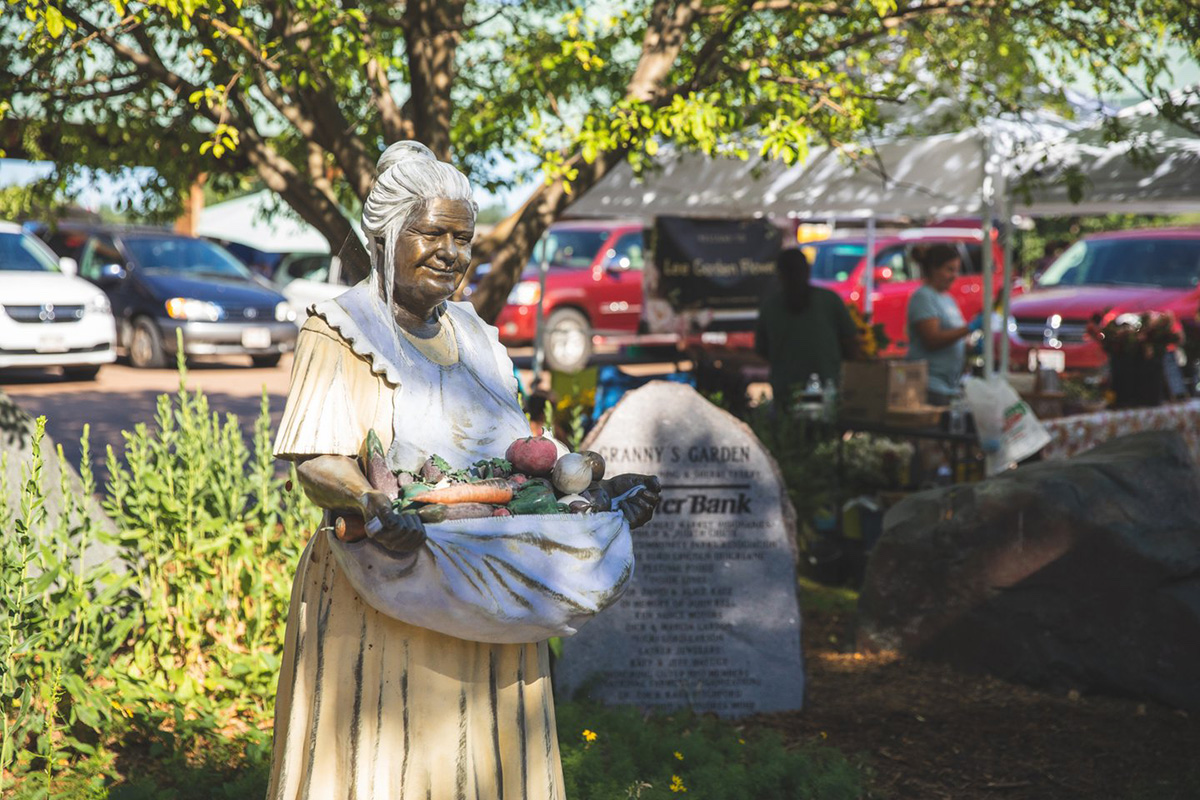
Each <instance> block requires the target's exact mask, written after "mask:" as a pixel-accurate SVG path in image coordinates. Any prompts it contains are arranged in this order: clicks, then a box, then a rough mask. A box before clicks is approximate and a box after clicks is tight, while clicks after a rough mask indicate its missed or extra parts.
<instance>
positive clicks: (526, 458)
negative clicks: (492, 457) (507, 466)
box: [504, 436, 558, 476]
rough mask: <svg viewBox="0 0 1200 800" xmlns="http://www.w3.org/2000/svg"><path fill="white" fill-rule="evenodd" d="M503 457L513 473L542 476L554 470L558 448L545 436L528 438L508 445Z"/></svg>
mask: <svg viewBox="0 0 1200 800" xmlns="http://www.w3.org/2000/svg"><path fill="white" fill-rule="evenodd" d="M504 457H505V458H506V459H508V460H509V461H510V462H512V465H513V471H514V472H523V473H525V474H526V475H543V476H544V475H549V474H550V471H551V470H552V469H554V462H555V461H557V460H558V448H556V447H555V446H554V442H552V441H550V440H549V439H547V438H546V437H545V436H528V437H526V438H524V439H517V440H516V441H515V442H513V443H512V444H510V445H509V446H508V450H507V451H506V452H505V454H504Z"/></svg>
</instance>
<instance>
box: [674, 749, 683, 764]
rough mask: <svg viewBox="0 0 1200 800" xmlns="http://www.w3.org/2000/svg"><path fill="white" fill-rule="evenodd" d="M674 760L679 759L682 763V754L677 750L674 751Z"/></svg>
mask: <svg viewBox="0 0 1200 800" xmlns="http://www.w3.org/2000/svg"><path fill="white" fill-rule="evenodd" d="M675 758H677V759H679V760H680V761H683V753H681V752H679V751H678V750H676V751H675Z"/></svg>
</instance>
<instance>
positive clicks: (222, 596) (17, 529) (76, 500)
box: [0, 363, 318, 798]
mask: <svg viewBox="0 0 1200 800" xmlns="http://www.w3.org/2000/svg"><path fill="white" fill-rule="evenodd" d="M186 377H187V374H186V370H185V369H184V367H183V365H182V363H181V364H180V387H179V391H178V393H177V394H176V395H174V396H167V395H163V396H161V397H159V399H158V407H157V413H156V417H155V424H154V425H153V426H147V425H138V426H137V427H136V428H135V429H134V430H133V431H132V432H126V433H125V434H124V438H125V449H124V452H123V453H122V454H121V455H120V456H118V455H117V454H116V452H114V451H113V450H112V449H111V448H110V449H109V451H108V453H107V466H108V471H109V474H110V476H111V477H110V479H109V483H108V486H107V491H106V492H105V499H104V503H103V505H104V508H105V510H106V511H107V512H108V514H109V516H110V517H111V518H112V520H113V521H114V522H115V523H116V526H117V530H118V531H119V533H118V535H117V537H116V538H115V539H114V538H113V537H110V536H109V535H108V534H107V533H106V532H105V530H104V528H103V527H102V526H101V525H99V524H98V523H97V522H96V520H95V519H93V518H92V516H91V515H90V514H89V513H88V510H87V508H86V501H87V500H88V498H90V497H91V496H92V495H93V493H94V491H95V484H94V479H93V476H92V473H91V469H90V463H91V461H90V453H89V450H88V441H87V429H86V428H85V433H84V439H83V443H82V445H83V447H82V459H81V466H80V476H81V485H80V486H78V487H75V486H72V485H70V484H69V482H68V478H67V477H66V476H67V475H68V474H69V471H68V470H66V469H64V470H63V471H62V472H63V476H64V477H63V481H62V485H61V487H60V488H61V490H62V497H63V511H62V513H61V514H59V515H56V516H55V517H54V518H53V519H51V518H48V515H47V513H46V510H45V499H46V495H47V492H46V487H45V486H44V485H43V477H42V474H43V467H44V458H43V453H42V446H41V445H42V436H43V432H44V419H43V420H39V421H38V425H37V428H36V430H35V432H34V434H35V435H34V437H33V450H32V459H31V463H30V464H29V465H28V467H27V468H26V469H25V471H24V477H23V479H22V484H21V487H20V492H19V501H18V504H17V507H16V508H11V507H9V505H8V502H7V497H8V496H9V495H8V491H7V487H0V526H3V529H5V530H13V531H14V535H13V536H11V537H4V538H0V613H3V614H4V622H3V623H2V624H0V703H3V709H4V713H3V714H2V715H0V718H2V719H0V722H2V733H3V739H2V747H0V781H2V780H3V771H2V769H3V767H5V766H7V767H9V768H10V769H11V770H12V772H13V773H14V774H16V775H18V776H20V778H21V780H20V795H19V796H21V797H30V798H33V797H43V796H47V797H64V798H65V797H71V798H75V797H81V796H87V794H88V793H87V792H84V791H83V790H82V789H81V783H80V781H81V780H82V778H81V776H82V775H85V774H89V772H90V773H93V774H92V775H91V778H89V779H88V780H86V781H84V783H86V784H87V785H88V786H95V787H97V788H96V791H102V790H101V789H100V788H98V787H101V786H102V785H103V784H104V782H105V780H104V779H105V776H106V775H111V772H112V770H113V767H112V764H111V762H112V757H111V756H112V753H111V752H109V751H108V749H107V748H108V745H109V744H111V743H113V742H118V743H120V742H124V743H126V744H128V743H135V744H136V745H137V746H140V747H143V748H145V749H146V750H147V752H148V753H150V754H151V755H153V756H155V757H158V758H160V759H162V760H166V761H169V760H170V759H171V758H176V757H178V758H183V757H185V756H187V755H189V754H192V753H193V752H194V751H196V750H197V749H203V748H205V747H208V748H210V749H211V747H213V746H217V745H218V744H220V743H221V742H225V741H226V737H225V736H224V735H223V734H226V733H230V732H233V733H235V734H236V736H237V738H238V739H239V741H240V744H237V745H236V747H235V750H239V752H241V751H244V753H245V754H244V755H243V756H239V757H238V758H236V759H234V760H233V762H232V763H231V764H228V765H226V766H225V768H227V769H232V770H234V771H235V772H236V771H237V770H238V769H240V765H241V763H242V761H243V760H246V759H248V758H249V759H250V760H253V758H251V756H253V755H254V753H252V752H251V751H254V752H256V753H257V758H258V760H259V761H261V760H262V759H263V758H265V756H264V755H263V753H265V752H267V750H268V749H269V746H268V744H263V741H262V740H263V738H264V734H262V733H261V732H260V730H259V729H261V728H269V725H270V722H271V717H272V714H273V704H274V697H275V683H276V679H277V673H278V668H279V659H280V655H281V653H282V651H283V633H284V628H285V624H286V616H287V606H288V601H289V596H290V592H291V580H292V574H293V571H294V569H295V565H296V563H297V561H298V559H299V555H300V550H301V548H302V547H303V545H304V543H305V541H306V540H307V538H308V537H309V536H310V535H311V532H312V531H313V529H314V527H315V524H316V520H317V517H318V515H317V511H316V509H315V507H313V506H312V505H311V504H310V503H309V502H308V501H307V499H306V498H305V497H304V495H303V493H302V492H300V491H289V490H288V488H287V487H288V486H289V483H288V482H287V481H288V476H282V475H279V474H277V472H276V469H275V462H274V459H273V458H272V455H271V438H270V428H271V424H270V417H269V415H268V407H267V398H266V396H265V395H264V396H263V400H262V409H261V413H260V415H259V418H258V419H257V421H256V422H255V425H254V433H253V437H252V442H251V445H250V447H247V445H246V443H245V441H244V440H243V437H242V434H241V430H240V428H239V427H238V423H237V419H236V418H235V417H233V416H232V415H227V416H226V417H225V418H224V420H222V419H221V418H220V417H219V416H218V415H217V414H215V413H212V412H211V411H210V409H209V407H208V401H207V399H206V398H205V396H204V395H203V394H202V393H199V392H191V391H189V390H188V389H187V387H186ZM58 457H59V458H60V460H61V458H62V454H61V449H60V452H59V453H58ZM291 477H294V473H293V475H292V476H291ZM95 542H100V543H102V544H106V545H108V546H110V547H112V548H115V551H116V553H117V554H118V555H117V559H116V560H117V562H118V563H117V564H108V563H100V564H96V565H94V566H91V567H88V568H84V567H83V557H82V556H83V553H84V552H85V551H87V549H88V548H89V546H91V545H92V544H93V543H95ZM114 567H120V568H118V569H114ZM267 738H268V739H269V736H268V737H267ZM3 789H4V787H3V784H2V783H0V794H3ZM96 796H98V797H102V796H106V794H104V793H101V794H97V795H96Z"/></svg>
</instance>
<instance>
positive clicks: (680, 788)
mask: <svg viewBox="0 0 1200 800" xmlns="http://www.w3.org/2000/svg"><path fill="white" fill-rule="evenodd" d="M671 791H672V792H686V791H687V787H686V786H684V785H683V778H681V777H679V776H678V775H672V776H671Z"/></svg>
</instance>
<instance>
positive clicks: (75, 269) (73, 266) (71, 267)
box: [58, 256, 79, 278]
mask: <svg viewBox="0 0 1200 800" xmlns="http://www.w3.org/2000/svg"><path fill="white" fill-rule="evenodd" d="M58 269H59V271H60V272H62V274H63V275H66V276H67V277H70V278H74V277H75V276H76V275H78V274H79V263H78V262H77V261H76V260H75V259H73V258H71V257H70V256H63V257H62V258H60V259H59V260H58Z"/></svg>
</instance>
